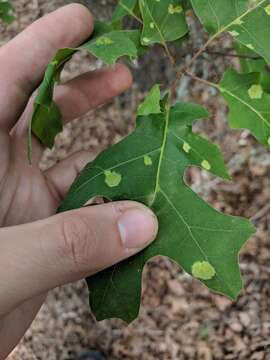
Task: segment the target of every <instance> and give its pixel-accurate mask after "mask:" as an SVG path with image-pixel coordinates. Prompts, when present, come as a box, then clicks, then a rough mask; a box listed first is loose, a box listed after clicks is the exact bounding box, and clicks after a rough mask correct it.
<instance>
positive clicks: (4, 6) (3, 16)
mask: <svg viewBox="0 0 270 360" xmlns="http://www.w3.org/2000/svg"><path fill="white" fill-rule="evenodd" d="M0 20H3V21H4V22H6V23H11V22H12V21H13V20H14V14H13V8H12V6H11V4H10V3H9V1H8V0H0Z"/></svg>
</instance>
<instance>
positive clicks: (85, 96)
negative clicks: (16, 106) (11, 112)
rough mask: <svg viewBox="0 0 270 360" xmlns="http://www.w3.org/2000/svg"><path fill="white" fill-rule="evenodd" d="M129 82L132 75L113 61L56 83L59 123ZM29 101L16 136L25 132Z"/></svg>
mask: <svg viewBox="0 0 270 360" xmlns="http://www.w3.org/2000/svg"><path fill="white" fill-rule="evenodd" d="M131 84H132V75H131V73H130V71H129V70H128V68H127V67H126V66H125V65H122V64H117V65H115V66H113V67H108V68H104V69H101V70H96V71H92V72H89V73H86V74H83V75H81V76H78V77H76V78H75V79H73V80H70V81H68V82H67V83H65V84H64V85H59V86H57V87H56V89H55V97H54V100H55V101H56V103H57V105H58V107H59V109H60V111H61V114H62V119H63V122H65V123H66V122H69V121H71V120H73V119H75V118H77V117H79V116H81V115H84V114H85V113H87V112H88V111H90V110H93V109H95V108H96V107H98V106H100V105H102V104H104V103H106V102H108V101H110V100H111V99H112V98H113V97H115V96H117V95H119V94H121V93H122V92H124V91H126V90H127V89H128V88H129V87H130V86H131ZM33 101H34V99H33V98H32V99H31V101H30V102H29V104H28V105H27V109H26V111H25V112H24V113H23V116H22V119H21V120H20V121H19V123H18V124H17V126H16V129H15V131H14V134H15V132H16V134H17V135H18V136H19V137H21V136H22V134H25V133H26V132H27V129H28V122H29V117H30V116H31V114H32V111H33Z"/></svg>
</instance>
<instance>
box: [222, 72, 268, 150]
mask: <svg viewBox="0 0 270 360" xmlns="http://www.w3.org/2000/svg"><path fill="white" fill-rule="evenodd" d="M220 90H221V93H222V95H223V96H224V98H225V100H226V101H227V103H228V105H229V109H230V114H229V121H230V126H231V127H233V128H244V129H249V130H250V131H251V133H252V134H253V135H254V136H255V137H256V138H257V139H258V140H259V141H260V142H261V143H262V144H264V145H266V146H267V147H270V111H269V104H270V95H269V94H267V93H265V92H264V91H263V88H262V86H261V84H260V74H259V73H249V74H238V73H237V72H236V71H235V70H227V71H226V72H225V75H224V78H223V80H222V81H221V83H220Z"/></svg>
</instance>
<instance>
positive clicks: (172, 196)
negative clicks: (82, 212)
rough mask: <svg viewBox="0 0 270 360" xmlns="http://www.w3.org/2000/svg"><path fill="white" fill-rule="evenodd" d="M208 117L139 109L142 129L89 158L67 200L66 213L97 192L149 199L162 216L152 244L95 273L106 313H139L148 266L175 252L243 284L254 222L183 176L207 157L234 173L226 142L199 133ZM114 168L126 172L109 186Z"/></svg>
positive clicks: (236, 286) (210, 275)
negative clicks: (245, 248)
mask: <svg viewBox="0 0 270 360" xmlns="http://www.w3.org/2000/svg"><path fill="white" fill-rule="evenodd" d="M164 101H165V100H163V102H164ZM206 116H207V112H206V111H205V110H204V109H203V108H201V107H200V106H198V105H194V104H190V103H178V104H176V105H175V106H174V107H172V108H170V106H169V105H168V103H166V104H165V107H163V109H162V112H160V113H159V114H149V115H147V116H139V117H138V119H137V127H136V129H135V131H134V132H133V133H132V134H131V135H129V136H128V137H127V138H126V139H124V140H122V141H121V142H120V143H118V144H116V145H114V146H113V147H111V148H110V149H109V150H106V151H104V152H103V153H101V154H100V155H99V156H98V157H97V158H96V159H95V160H94V161H93V162H91V163H89V164H88V165H87V166H86V168H85V169H84V170H83V171H82V172H81V174H80V175H79V177H78V178H77V179H76V180H75V182H74V184H73V185H72V187H71V189H70V191H69V193H68V195H67V196H66V198H65V199H64V202H63V203H62V205H61V206H60V208H59V212H62V211H67V210H71V209H75V208H79V207H81V206H84V205H85V204H86V203H87V201H88V200H89V199H91V198H93V197H95V196H97V195H98V196H103V197H105V198H107V199H111V200H124V199H132V200H137V201H140V202H142V203H144V204H146V205H147V206H149V207H150V208H151V209H152V210H153V211H154V212H155V214H156V215H157V217H158V219H159V234H158V237H157V239H156V240H155V242H154V243H152V244H151V245H150V246H149V247H148V248H147V249H145V250H144V251H143V252H140V253H139V254H137V255H136V256H134V257H132V258H130V259H128V260H126V261H123V262H122V263H120V264H118V265H115V266H113V267H111V268H109V269H106V270H104V271H102V272H100V273H99V274H97V275H94V276H92V277H90V278H88V279H87V282H88V286H89V289H90V304H91V308H92V310H93V312H94V314H95V316H96V318H97V319H98V320H103V319H106V318H112V317H118V318H121V319H123V320H125V321H127V322H130V321H132V320H134V318H136V316H137V314H138V311H139V307H140V299H141V276H142V271H143V267H144V264H145V263H146V262H147V261H148V260H149V259H151V258H152V257H154V256H156V255H164V256H167V257H169V258H171V259H173V260H174V261H176V262H177V263H178V264H179V265H181V266H182V267H183V269H184V270H185V271H186V272H188V273H189V274H191V275H192V273H193V275H195V277H196V278H199V279H200V280H201V281H202V282H203V283H204V284H205V285H207V286H208V287H209V288H211V289H212V290H214V291H217V292H219V293H222V294H225V295H227V296H228V297H230V298H236V297H237V295H238V293H239V291H240V290H241V288H242V282H241V278H240V272H239V267H238V252H239V250H240V248H241V246H242V245H243V244H244V243H245V241H246V239H247V238H248V237H249V236H250V235H251V234H252V233H253V232H254V228H253V226H252V225H251V224H250V223H249V222H248V221H247V220H245V219H242V218H237V217H232V216H227V215H224V214H221V213H219V212H217V211H216V210H214V209H213V208H212V207H210V206H209V205H208V204H206V203H205V202H204V201H203V200H202V199H200V198H199V196H198V195H196V194H195V193H194V192H193V191H192V190H191V189H190V188H189V187H188V186H187V185H186V184H185V182H184V179H183V177H184V173H185V170H186V168H187V167H189V166H191V165H197V166H202V164H203V163H204V164H206V162H207V164H209V166H208V167H209V168H210V170H211V172H212V173H213V174H216V175H218V176H221V177H224V178H228V174H227V171H226V168H225V165H224V161H223V158H222V155H221V152H220V151H219V149H218V148H217V147H216V146H215V145H214V144H211V143H210V142H208V141H207V140H206V139H203V138H201V137H200V136H199V135H196V134H194V133H193V132H192V124H193V123H194V121H195V120H196V119H199V118H202V117H206ZM187 144H188V146H187ZM106 171H109V172H116V173H117V174H121V182H120V183H119V184H118V185H117V186H115V187H111V186H108V184H106V183H105V182H104V173H105V172H106Z"/></svg>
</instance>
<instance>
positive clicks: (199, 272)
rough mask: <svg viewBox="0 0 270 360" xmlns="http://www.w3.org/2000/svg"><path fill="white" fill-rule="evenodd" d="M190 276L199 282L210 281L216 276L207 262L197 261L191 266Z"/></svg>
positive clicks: (213, 269)
mask: <svg viewBox="0 0 270 360" xmlns="http://www.w3.org/2000/svg"><path fill="white" fill-rule="evenodd" d="M191 272H192V275H193V276H194V277H195V278H197V279H201V280H210V279H212V278H213V277H214V276H215V275H216V270H215V268H214V267H213V266H212V265H211V264H210V263H209V262H208V261H197V262H195V263H194V264H193V265H192V268H191Z"/></svg>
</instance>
